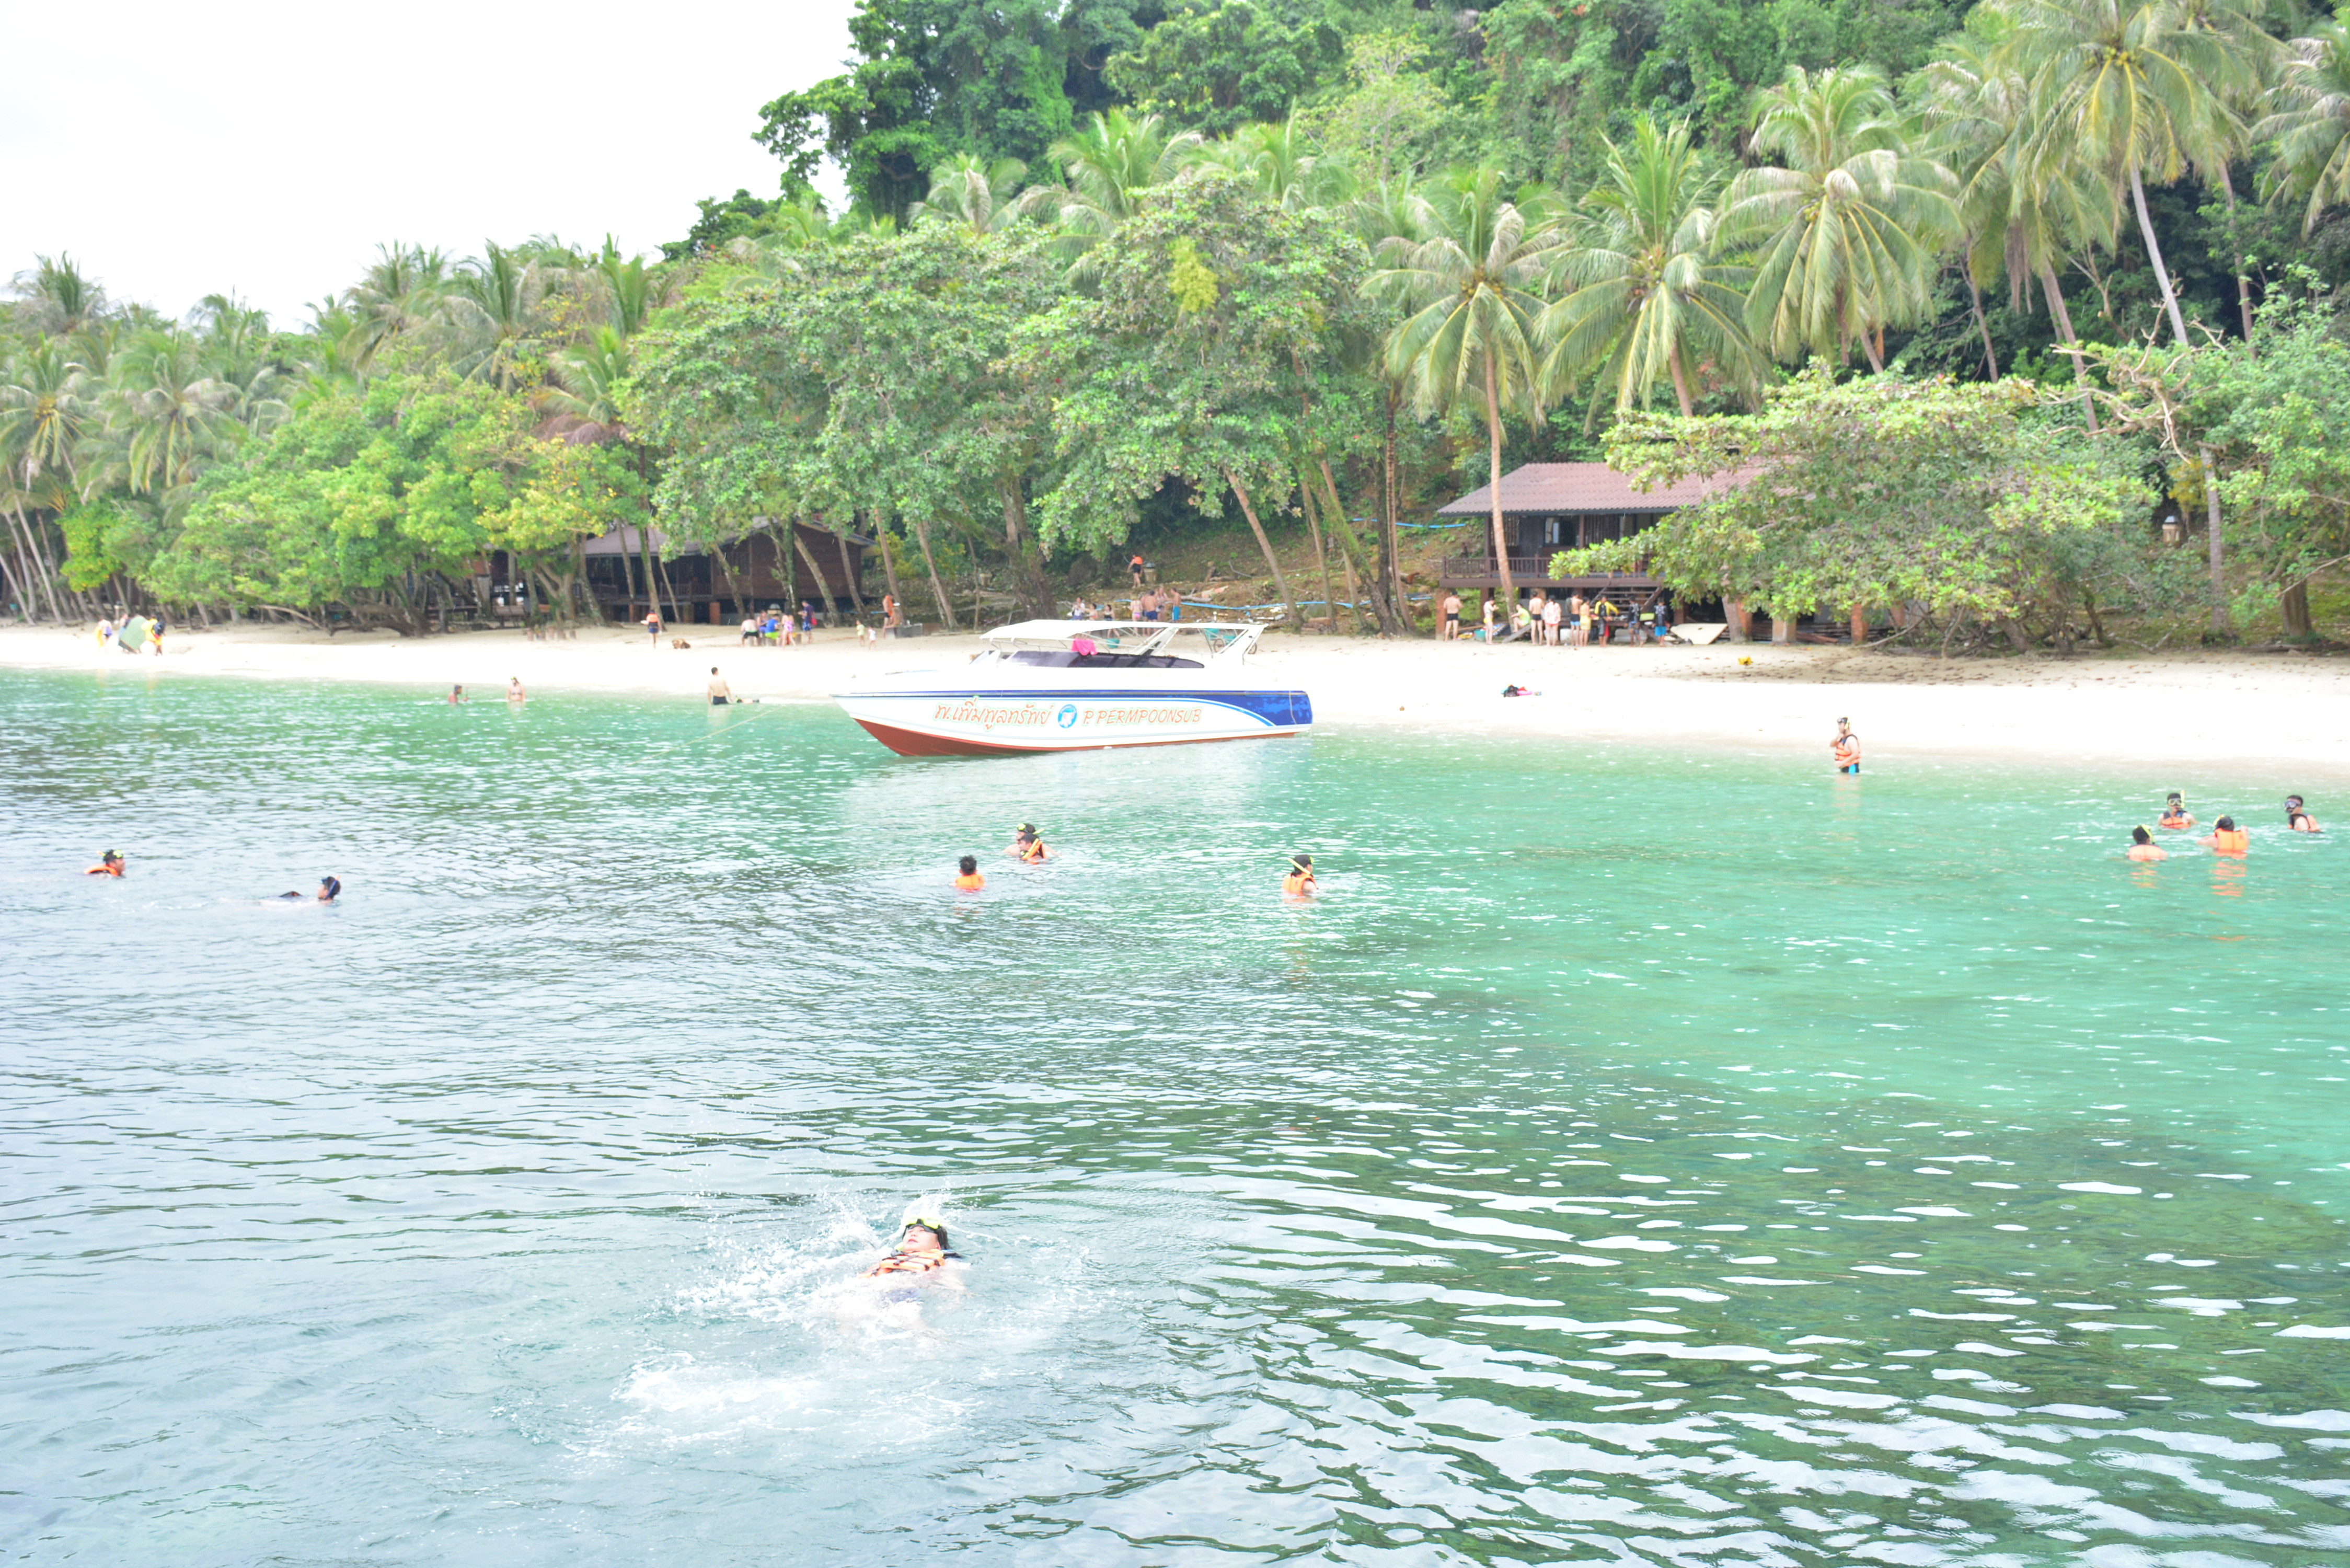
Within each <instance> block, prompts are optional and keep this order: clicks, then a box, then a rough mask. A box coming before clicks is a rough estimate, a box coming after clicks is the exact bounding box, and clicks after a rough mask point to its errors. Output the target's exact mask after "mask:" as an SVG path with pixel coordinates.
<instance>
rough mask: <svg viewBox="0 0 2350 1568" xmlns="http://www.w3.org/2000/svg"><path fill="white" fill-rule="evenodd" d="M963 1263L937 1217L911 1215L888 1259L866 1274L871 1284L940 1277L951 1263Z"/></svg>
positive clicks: (899, 1233)
mask: <svg viewBox="0 0 2350 1568" xmlns="http://www.w3.org/2000/svg"><path fill="white" fill-rule="evenodd" d="M960 1262H962V1253H961V1252H956V1251H949V1250H948V1246H947V1228H946V1226H945V1225H943V1224H942V1223H941V1222H940V1220H939V1218H938V1216H936V1215H934V1214H909V1215H908V1216H907V1217H906V1219H905V1221H904V1225H903V1228H902V1229H900V1230H899V1232H898V1244H897V1246H896V1247H894V1248H893V1249H891V1250H890V1252H889V1256H888V1257H886V1258H884V1259H882V1260H881V1261H880V1262H878V1263H876V1264H874V1265H873V1266H872V1267H871V1268H869V1269H868V1270H866V1271H865V1275H864V1277H865V1278H867V1279H868V1280H889V1281H892V1282H898V1281H899V1280H901V1279H904V1278H907V1277H910V1278H912V1279H917V1280H919V1279H920V1278H922V1277H923V1276H925V1275H929V1274H941V1273H943V1272H944V1271H945V1269H946V1266H947V1265H948V1264H949V1263H960Z"/></svg>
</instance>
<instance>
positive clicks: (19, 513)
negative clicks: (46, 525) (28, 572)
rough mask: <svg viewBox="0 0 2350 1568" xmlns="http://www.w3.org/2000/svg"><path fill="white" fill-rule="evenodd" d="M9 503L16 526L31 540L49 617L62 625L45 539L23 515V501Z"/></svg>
mask: <svg viewBox="0 0 2350 1568" xmlns="http://www.w3.org/2000/svg"><path fill="white" fill-rule="evenodd" d="M10 505H11V506H13V507H14V508H15V509H16V526H18V527H19V528H22V529H23V530H24V531H25V537H26V538H27V539H29V540H31V541H32V545H33V569H34V570H35V571H36V572H38V573H40V575H41V594H42V597H45V598H47V600H48V601H49V618H50V619H52V620H54V621H56V622H57V624H58V625H59V626H63V625H65V624H66V612H65V611H63V610H61V609H59V608H58V607H57V584H56V581H55V579H56V577H57V568H56V567H55V566H51V565H50V564H49V556H48V551H47V549H46V548H45V547H44V546H45V545H47V541H46V540H44V539H43V538H42V537H41V530H40V529H39V527H37V526H36V524H34V523H33V521H32V520H31V519H30V518H28V517H26V515H25V506H24V503H22V502H20V501H19V502H11V503H10Z"/></svg>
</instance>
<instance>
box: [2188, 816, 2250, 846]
mask: <svg viewBox="0 0 2350 1568" xmlns="http://www.w3.org/2000/svg"><path fill="white" fill-rule="evenodd" d="M2195 842H2196V843H2198V844H2199V845H2201V846H2203V847H2204V848H2206V849H2209V850H2211V851H2213V852H2214V853H2216V854H2220V855H2242V854H2245V853H2247V852H2249V851H2250V850H2251V847H2252V836H2251V834H2249V833H2247V832H2245V831H2244V830H2243V829H2242V828H2241V827H2238V826H2236V819H2235V818H2234V817H2232V816H2223V817H2221V818H2220V820H2219V821H2218V822H2215V823H2213V824H2212V825H2211V836H2210V837H2209V838H2199V839H2197V840H2196V841H2195Z"/></svg>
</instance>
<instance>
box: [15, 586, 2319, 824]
mask: <svg viewBox="0 0 2350 1568" xmlns="http://www.w3.org/2000/svg"><path fill="white" fill-rule="evenodd" d="M681 635H682V636H683V637H684V638H685V639H686V640H687V641H688V642H689V643H691V647H690V648H685V649H674V648H671V646H669V641H668V639H662V641H661V642H660V644H659V645H658V646H656V645H653V644H652V643H651V642H650V639H648V638H647V637H646V636H645V635H644V634H643V633H642V632H640V631H632V630H622V629H620V628H583V629H582V630H581V631H580V632H579V633H578V635H577V639H576V640H572V641H550V642H532V641H528V640H526V639H525V638H524V636H523V635H522V633H520V632H518V631H477V632H459V633H456V634H453V635H450V636H443V637H432V638H402V637H400V636H398V635H396V634H394V633H390V632H378V633H371V634H363V635H359V634H350V633H340V634H338V635H336V636H334V637H332V638H329V637H328V636H326V635H325V634H323V633H320V632H316V631H312V630H309V629H307V628H290V627H277V626H266V627H265V626H237V627H232V628H216V629H213V630H209V631H206V630H201V629H194V628H182V627H174V628H172V633H171V636H170V639H169V649H168V651H167V652H166V653H165V654H164V655H163V656H162V657H161V659H154V658H150V657H146V656H132V655H128V654H123V653H120V652H115V651H111V650H101V649H99V648H98V647H97V646H96V643H95V641H94V639H92V638H91V637H90V635H89V634H88V632H87V631H83V632H80V633H74V632H69V631H65V630H60V629H57V628H44V627H10V628H0V666H11V667H15V668H18V669H42V670H102V671H105V672H107V674H108V675H109V678H113V679H170V678H179V677H185V676H243V677H249V678H257V679H263V680H337V681H344V680H348V681H369V682H379V683H383V684H388V685H398V686H406V687H412V688H415V689H416V690H418V691H420V692H422V691H442V692H445V691H447V690H448V688H449V687H450V686H451V685H452V684H454V683H458V682H463V684H464V686H465V687H466V688H467V690H468V691H469V693H470V694H471V695H473V697H474V698H476V699H481V700H486V701H496V700H497V698H498V696H499V694H500V693H501V692H503V691H504V689H505V684H506V680H507V678H508V677H509V676H516V675H518V676H520V677H521V678H522V680H523V683H524V685H525V687H527V688H528V689H529V691H530V694H531V696H532V698H533V699H534V700H541V699H547V698H559V697H562V696H564V695H567V694H573V693H582V692H619V691H626V692H643V693H658V694H667V695H671V696H674V697H676V698H678V699H679V700H680V701H695V702H698V701H701V698H702V690H703V683H704V682H705V681H706V680H708V678H709V672H710V667H711V666H712V664H716V665H718V666H719V667H720V669H721V670H723V671H724V672H725V675H726V679H727V680H728V681H729V682H731V683H732V685H733V689H734V691H735V692H736V693H737V694H738V695H740V696H743V697H762V698H767V699H771V700H778V701H795V700H821V699H823V698H825V697H826V696H827V694H828V693H830V692H832V691H837V690H838V689H840V687H841V686H842V685H844V684H845V683H846V682H847V680H850V679H852V678H854V677H855V676H856V675H857V674H858V673H859V672H862V671H867V670H886V669H892V668H916V667H919V666H920V665H923V664H928V663H932V662H940V663H960V662H962V659H964V658H965V657H966V656H968V655H969V654H970V653H971V652H972V651H973V650H974V649H976V648H977V647H978V641H977V639H974V638H970V637H962V638H953V637H939V638H930V639H922V640H920V641H909V642H906V643H902V644H896V643H883V644H880V645H879V647H876V648H866V647H863V646H860V645H859V643H858V640H857V637H856V634H855V633H854V632H853V631H827V632H823V633H819V634H818V636H817V639H816V642H815V643H814V644H813V645H812V646H808V647H804V648H790V649H784V648H744V647H742V646H741V645H740V644H739V643H738V641H737V634H736V633H735V632H734V630H733V628H726V627H689V628H681ZM1257 658H1258V659H1260V660H1261V661H1262V662H1263V665H1264V667H1265V669H1266V671H1267V673H1268V674H1269V675H1270V674H1273V673H1274V672H1275V671H1278V672H1279V676H1278V678H1279V679H1283V680H1291V681H1295V683H1296V684H1297V685H1299V686H1302V687H1303V688H1304V689H1305V690H1306V691H1308V692H1310V693H1311V694H1312V696H1313V699H1314V706H1315V717H1316V719H1317V721H1318V722H1322V723H1324V724H1327V725H1333V726H1346V727H1357V726H1392V727H1396V728H1401V729H1409V730H1418V731H1433V730H1453V731H1461V732H1513V733H1520V734H1532V735H1557V736H1563V737H1584V738H1588V739H1592V740H1601V741H1610V742H1616V741H1635V742H1637V741H1651V742H1658V743H1660V744H1671V745H1681V746H1687V745H1693V744H1697V745H1703V744H1711V745H1717V746H1732V747H1736V748H1739V749H1742V750H1747V749H1777V748H1781V747H1786V748H1794V749H1798V750H1802V751H1808V752H1816V753H1820V754H1821V756H1822V757H1823V758H1825V754H1826V747H1827V740H1828V737H1829V736H1830V735H1831V734H1833V733H1834V732H1835V721H1836V720H1837V719H1838V718H1839V717H1843V716H1846V715H1850V716H1851V718H1852V721H1853V727H1854V729H1855V730H1856V731H1857V732H1859V733H1860V735H1861V736H1862V738H1863V739H1864V741H1865V742H1866V747H1867V755H1868V758H1869V765H1870V768H1871V770H1872V771H1876V770H1877V769H1881V768H1882V767H1884V766H1886V765H1887V764H1889V763H1891V761H1892V760H1893V759H1894V758H1895V757H1897V756H1898V755H1901V754H1905V753H1906V754H1912V755H1930V756H1933V757H1935V758H1937V759H1941V760H1948V759H1951V758H1961V757H1967V756H1980V757H1983V758H1986V759H1998V760H2001V761H2016V760H2027V759H2030V760H2044V761H2047V762H2051V763H2071V764H2076V765H2077V764H2081V763H2091V764H2108V763H2110V764H2130V765H2137V764H2145V765H2148V766H2150V767H2158V768H2160V769H2163V770H2168V771H2165V772H2164V773H2163V774H2162V777H2163V779H2164V780H2166V781H2170V782H2183V781H2185V780H2187V779H2189V778H2190V777H2192V778H2194V779H2197V780H2209V781H2212V782H2215V783H2216V782H2220V781H2223V780H2227V781H2237V782H2240V783H2241V785H2243V786H2244V787H2248V788H2249V787H2261V788H2268V787H2271V786H2273V787H2275V788H2277V789H2279V790H2282V789H2284V788H2288V787H2293V788H2305V787H2306V784H2307V783H2308V782H2309V781H2311V780H2312V779H2313V778H2314V774H2313V771H2312V770H2315V772H2316V773H2323V774H2339V775H2342V776H2343V777H2344V778H2345V779H2350V703H2345V698H2350V658H2327V657H2321V656H2311V655H2302V654H2279V653H2243V652H2234V651H2219V652H2201V651H2196V652H2187V653H2178V654H2158V655H2151V656H2147V655H2139V656H2128V657H2125V656H2121V655H2116V654H2106V655H2084V656H2082V657H2078V658H2074V659H1996V660H1984V659H1976V660H1951V661H1944V660H1941V659H1935V658H1932V657H1930V656H1918V655H1909V654H1887V653H1881V652H1870V651H1866V650H1863V651H1858V652H1856V651H1854V650H1852V649H1842V648H1814V647H1793V648H1784V647H1773V646H1770V645H1767V644H1747V645H1743V646H1740V645H1732V644H1729V643H1720V644H1716V645H1715V646H1713V647H1711V648H1678V647H1668V648H1641V649H1627V648H1607V649H1538V648H1532V647H1518V646H1514V645H1505V646H1503V647H1501V648H1486V647H1482V646H1479V645H1476V644H1473V643H1449V644H1448V643H1438V642H1434V641H1429V640H1419V641H1399V642H1380V641H1376V640H1371V639H1354V638H1324V637H1302V638H1301V637H1291V636H1288V635H1285V634H1276V635H1274V636H1272V637H1270V638H1269V639H1267V644H1266V648H1265V650H1264V651H1263V652H1261V653H1260V654H1258V655H1257ZM1742 658H1751V659H1752V661H1753V662H1752V664H1751V665H1743V666H1742V665H1741V664H1740V662H1739V660H1740V659H1742ZM1513 682H1516V683H1521V684H1523V685H1527V686H1532V687H1534V688H1537V689H1538V690H1539V691H1540V692H1541V695H1539V696H1536V697H1529V698H1520V699H1510V698H1504V697H1503V696H1502V695H1501V691H1502V689H1503V686H1505V685H1508V684H1511V683H1513ZM844 722H845V721H844ZM2287 774H2290V775H2291V776H2290V777H2287V776H2285V775H2287ZM2312 804H2313V805H2316V802H2315V800H2314V799H2313V801H2312Z"/></svg>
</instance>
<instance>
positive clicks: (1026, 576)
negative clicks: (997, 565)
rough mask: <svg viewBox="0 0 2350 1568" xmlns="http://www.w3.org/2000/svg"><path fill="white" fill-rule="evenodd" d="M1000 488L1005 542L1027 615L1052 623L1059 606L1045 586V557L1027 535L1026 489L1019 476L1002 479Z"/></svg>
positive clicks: (998, 486)
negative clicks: (1025, 601) (1026, 606)
mask: <svg viewBox="0 0 2350 1568" xmlns="http://www.w3.org/2000/svg"><path fill="white" fill-rule="evenodd" d="M997 488H998V489H999V490H1000V491H1001V492H1002V493H1003V543H1004V546H1005V547H1006V548H1007V549H1009V550H1010V551H1011V552H1012V570H1013V573H1014V578H1015V580H1017V581H1018V582H1019V584H1020V588H1021V592H1022V594H1023V596H1024V597H1026V599H1027V600H1028V613H1029V614H1030V615H1031V616H1034V617H1035V618H1036V619H1038V620H1050V619H1052V618H1053V612H1054V610H1055V604H1054V602H1053V595H1052V592H1051V590H1050V589H1048V588H1047V587H1045V554H1044V552H1043V551H1042V550H1039V549H1035V548H1034V547H1033V545H1032V542H1031V541H1030V539H1029V536H1028V491H1027V488H1026V486H1024V484H1022V483H1021V481H1020V476H1019V475H1018V474H1016V473H1014V474H1006V475H1005V476H1003V479H1002V480H1000V481H999V482H998V483H997Z"/></svg>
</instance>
